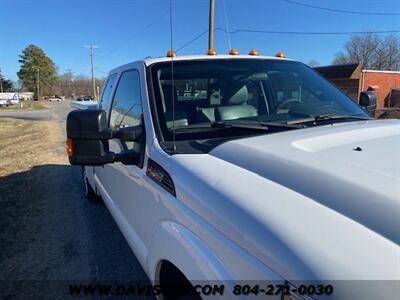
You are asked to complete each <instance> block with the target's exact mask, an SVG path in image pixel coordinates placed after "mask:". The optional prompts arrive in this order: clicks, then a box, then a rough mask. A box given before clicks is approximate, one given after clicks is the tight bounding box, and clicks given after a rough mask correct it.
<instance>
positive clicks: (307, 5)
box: [282, 0, 400, 16]
mask: <svg viewBox="0 0 400 300" xmlns="http://www.w3.org/2000/svg"><path fill="white" fill-rule="evenodd" d="M282 1H284V2H287V3H290V4H293V5H297V6H303V7H308V8H314V9H319V10H325V11H330V12H335V13H344V14H355V15H369V16H400V13H392V12H368V11H355V10H346V9H334V8H329V7H322V6H317V5H312V4H307V3H302V2H297V1H293V0H282Z"/></svg>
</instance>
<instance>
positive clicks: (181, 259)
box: [147, 221, 233, 282]
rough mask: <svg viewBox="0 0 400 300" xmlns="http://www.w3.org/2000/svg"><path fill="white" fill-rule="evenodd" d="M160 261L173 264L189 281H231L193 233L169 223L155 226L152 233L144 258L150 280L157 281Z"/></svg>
mask: <svg viewBox="0 0 400 300" xmlns="http://www.w3.org/2000/svg"><path fill="white" fill-rule="evenodd" d="M163 260H167V261H169V262H171V263H172V264H174V265H175V266H176V267H177V268H178V269H179V270H180V271H181V272H182V273H183V274H184V275H185V276H186V278H188V279H189V280H190V281H219V282H221V281H222V280H223V281H231V282H232V281H233V278H232V276H231V274H230V273H229V272H228V270H227V269H226V268H225V266H224V265H223V264H222V262H221V261H220V260H219V259H218V257H216V256H215V255H214V254H213V253H212V252H211V250H210V249H209V248H208V247H207V246H206V245H205V244H204V243H203V242H202V241H201V240H200V239H199V238H198V237H197V236H196V235H195V234H194V233H193V232H191V231H190V230H188V229H187V228H185V227H184V226H182V225H180V224H178V223H174V222H171V221H163V222H161V223H159V224H158V225H156V227H155V229H154V231H153V237H152V240H151V243H150V247H149V253H148V258H147V270H148V275H149V277H150V279H151V280H153V281H154V280H158V278H157V274H158V268H159V265H160V262H162V261H163Z"/></svg>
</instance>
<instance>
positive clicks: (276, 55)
mask: <svg viewBox="0 0 400 300" xmlns="http://www.w3.org/2000/svg"><path fill="white" fill-rule="evenodd" d="M275 57H279V58H286V56H285V53H283V52H282V51H279V52H278V53H276V54H275Z"/></svg>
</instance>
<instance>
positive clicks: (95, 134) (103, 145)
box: [66, 110, 143, 166]
mask: <svg viewBox="0 0 400 300" xmlns="http://www.w3.org/2000/svg"><path fill="white" fill-rule="evenodd" d="M142 135H143V127H142V126H133V127H124V128H120V129H115V130H113V129H109V128H108V127H107V118H106V113H105V111H104V110H74V111H71V112H70V113H69V114H68V117H67V142H66V150H67V154H68V158H69V162H70V164H71V165H80V166H99V165H105V164H108V163H113V162H117V161H119V162H122V163H124V164H135V161H136V157H135V153H134V152H133V151H126V152H122V153H113V152H110V150H109V144H108V141H109V140H110V139H115V138H117V139H122V140H125V141H134V142H137V141H139V139H140V137H141V136H142Z"/></svg>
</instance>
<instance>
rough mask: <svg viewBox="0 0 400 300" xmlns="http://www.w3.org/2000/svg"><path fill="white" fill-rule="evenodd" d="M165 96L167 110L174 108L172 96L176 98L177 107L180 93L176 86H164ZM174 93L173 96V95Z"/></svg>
mask: <svg viewBox="0 0 400 300" xmlns="http://www.w3.org/2000/svg"><path fill="white" fill-rule="evenodd" d="M162 90H163V94H164V101H165V109H166V110H169V109H171V108H172V106H173V105H172V95H174V98H175V105H176V103H177V101H178V91H177V89H176V87H175V86H172V85H170V84H164V85H163V86H162ZM172 93H173V94H172Z"/></svg>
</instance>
